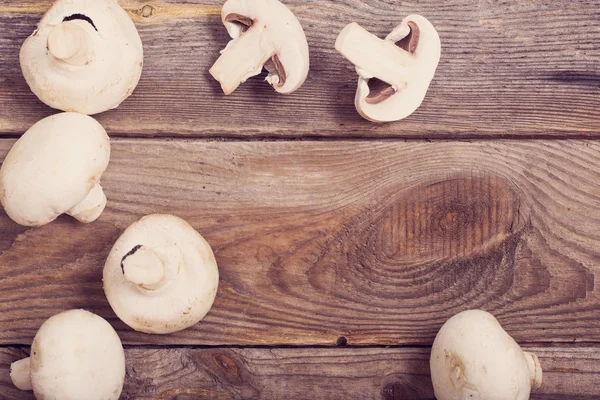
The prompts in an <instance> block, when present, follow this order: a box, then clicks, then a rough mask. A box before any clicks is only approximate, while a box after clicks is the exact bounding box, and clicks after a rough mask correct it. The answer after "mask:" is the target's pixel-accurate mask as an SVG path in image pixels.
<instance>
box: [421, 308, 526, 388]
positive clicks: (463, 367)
mask: <svg viewBox="0 0 600 400" xmlns="http://www.w3.org/2000/svg"><path fill="white" fill-rule="evenodd" d="M430 367H431V379H432V381H433V388H434V392H435V396H436V398H437V399H438V400H463V399H467V398H468V399H470V398H473V399H474V400H477V399H479V400H484V399H485V400H527V399H529V393H530V391H531V381H532V377H531V376H530V373H529V367H528V365H527V359H526V357H525V354H524V352H523V351H522V350H521V348H520V347H519V345H518V344H517V343H516V342H515V341H514V340H513V338H512V337H511V336H510V335H509V334H508V333H506V332H505V331H504V329H502V326H500V324H499V323H498V321H497V320H496V318H494V316H493V315H491V314H490V313H487V312H485V311H481V310H470V311H464V312H462V313H460V314H457V315H455V316H453V317H452V318H450V319H449V320H448V321H446V323H445V324H444V325H443V326H442V328H441V329H440V331H439V332H438V334H437V336H436V338H435V341H434V342H433V348H432V350H431V359H430ZM458 371H460V372H458ZM469 395H472V397H468V396H469Z"/></svg>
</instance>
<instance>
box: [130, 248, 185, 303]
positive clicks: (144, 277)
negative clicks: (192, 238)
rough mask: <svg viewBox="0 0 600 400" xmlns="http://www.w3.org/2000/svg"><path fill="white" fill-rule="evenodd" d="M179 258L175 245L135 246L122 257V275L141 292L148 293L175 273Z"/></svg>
mask: <svg viewBox="0 0 600 400" xmlns="http://www.w3.org/2000/svg"><path fill="white" fill-rule="evenodd" d="M181 259H182V257H181V251H180V250H179V248H178V247H176V246H170V247H161V248H154V249H150V248H148V247H145V246H139V247H137V246H136V248H134V249H133V250H132V251H130V252H129V253H128V255H126V256H125V257H124V258H123V261H122V267H123V275H124V276H125V279H126V280H127V281H129V282H131V283H133V284H134V285H136V286H137V288H138V289H139V290H140V291H141V292H142V293H145V294H150V293H152V292H154V291H156V290H158V289H161V288H163V287H164V286H166V285H167V284H168V283H169V282H170V281H171V280H172V279H173V277H174V276H175V275H177V273H178V272H179V266H180V264H181V261H182V260H181Z"/></svg>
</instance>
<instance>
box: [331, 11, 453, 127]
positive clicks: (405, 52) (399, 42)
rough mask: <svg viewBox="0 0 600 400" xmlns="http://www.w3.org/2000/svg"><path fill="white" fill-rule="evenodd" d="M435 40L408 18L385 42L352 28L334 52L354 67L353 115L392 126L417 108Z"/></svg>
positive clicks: (431, 69) (415, 18) (429, 75)
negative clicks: (338, 53) (390, 122)
mask: <svg viewBox="0 0 600 400" xmlns="http://www.w3.org/2000/svg"><path fill="white" fill-rule="evenodd" d="M440 47H441V45H440V38H439V36H438V34H437V31H436V30H435V28H434V27H433V25H431V23H430V22H429V21H428V20H427V19H425V18H424V17H422V16H420V15H410V16H408V17H406V18H405V19H404V20H403V21H402V23H401V24H400V25H399V26H398V27H396V28H395V29H394V30H393V31H392V33H390V34H389V35H388V36H387V37H386V38H385V40H382V39H379V38H378V37H377V36H375V35H373V34H371V33H369V32H368V31H366V30H365V29H363V28H362V27H361V26H360V25H358V24H356V23H351V24H349V25H347V26H346V27H345V28H344V29H343V30H342V32H341V33H340V34H339V36H338V38H337V41H336V43H335V48H336V50H337V51H339V52H340V53H341V54H342V55H343V56H344V57H346V58H347V59H348V60H349V61H350V62H351V63H353V64H354V65H355V66H356V72H357V73H358V75H359V79H358V88H357V90H356V99H355V105H356V109H357V110H358V112H359V113H360V115H362V116H363V117H364V118H366V119H368V120H370V121H373V122H388V121H398V120H400V119H403V118H406V117H408V116H409V115H410V114H412V113H413V112H414V111H415V110H416V109H417V108H419V106H420V105H421V103H422V102H423V99H424V98H425V94H426V93H427V89H428V88H429V83H430V82H431V80H432V79H433V76H434V74H435V70H436V68H437V65H438V62H439V60H440Z"/></svg>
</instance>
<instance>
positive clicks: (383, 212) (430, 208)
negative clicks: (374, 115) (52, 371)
mask: <svg viewBox="0 0 600 400" xmlns="http://www.w3.org/2000/svg"><path fill="white" fill-rule="evenodd" d="M50 4H51V2H50V1H35V0H16V1H8V0H0V161H1V160H3V159H4V157H5V155H6V153H7V152H8V150H9V149H10V147H11V146H12V144H13V143H14V141H15V139H16V138H17V137H18V136H19V135H20V134H22V133H23V132H24V131H25V130H26V129H27V128H28V127H29V126H31V125H32V124H33V123H35V122H36V121H37V120H39V119H41V118H43V117H45V116H48V115H50V114H52V113H53V112H54V111H53V110H51V109H49V108H48V107H46V106H44V105H43V104H41V103H40V102H39V101H38V100H37V99H36V98H35V96H34V95H33V94H32V93H31V92H30V91H29V89H28V87H27V85H26V83H25V81H24V79H23V77H22V75H21V72H20V68H19V65H18V53H19V48H20V46H21V43H22V42H23V40H24V39H25V38H26V37H27V36H28V35H29V34H31V32H32V31H33V30H34V28H35V25H36V23H37V21H38V20H39V18H40V17H41V15H42V14H43V12H44V11H45V10H46V9H47V8H48V7H49V6H50ZM121 4H122V5H123V7H124V8H125V9H126V10H127V11H128V12H129V13H130V15H131V16H132V18H133V20H134V21H135V23H136V25H137V26H138V29H139V31H140V35H141V37H142V40H143V42H144V50H145V66H144V72H143V76H142V80H141V82H140V85H139V86H138V88H137V90H136V91H135V92H134V94H133V95H132V96H131V98H129V99H128V100H127V101H126V102H125V103H124V104H123V105H122V106H121V107H119V108H118V109H117V110H114V111H110V112H107V113H104V114H102V115H99V116H98V117H97V118H98V119H99V121H100V122H101V123H102V124H103V125H104V126H105V127H106V128H107V130H108V132H109V134H110V135H111V137H112V146H113V147H112V158H111V163H110V166H109V168H108V170H107V171H106V173H105V175H104V176H103V180H102V185H103V186H104V188H105V191H106V193H107V195H108V198H109V203H108V207H107V209H106V211H105V212H104V214H103V215H102V217H101V218H100V219H99V220H98V221H96V222H95V223H93V224H90V225H81V224H78V223H76V222H74V221H73V220H72V219H70V218H67V217H61V218H60V219H59V220H57V221H56V222H54V223H52V224H50V225H47V226H45V227H42V228H38V229H28V228H25V227H20V226H18V225H16V224H15V223H13V222H12V221H11V220H10V219H9V218H8V217H7V216H6V214H4V213H3V212H2V211H0V398H2V399H18V398H31V395H27V394H25V393H21V392H18V391H17V390H16V389H14V388H13V387H12V385H11V384H10V379H9V377H8V368H9V364H10V363H11V362H12V361H14V360H16V359H18V358H21V357H24V356H25V354H26V353H27V351H28V347H27V346H28V345H30V343H31V340H32V338H33V336H34V335H35V332H36V330H37V328H38V327H39V326H40V324H41V323H42V322H43V321H44V320H45V319H46V318H48V317H50V316H51V315H53V314H55V313H57V312H60V311H63V310H65V309H70V308H78V307H79V308H85V309H88V310H90V311H93V312H95V313H98V314H100V315H101V316H103V317H104V318H106V319H108V320H109V321H110V322H111V323H112V324H113V326H114V327H115V328H116V329H117V330H118V332H119V334H120V336H121V338H122V340H123V342H124V344H125V345H126V348H127V350H126V353H127V360H128V367H127V380H126V387H125V390H124V394H123V398H124V399H180V400H181V399H198V398H223V399H229V398H234V399H254V398H261V399H371V398H374V399H386V400H387V399H390V400H392V399H403V400H404V399H432V398H433V390H432V387H431V383H430V379H429V369H428V356H429V346H430V345H431V343H432V341H433V338H434V337H435V334H436V332H437V330H438V329H439V328H440V327H441V325H442V324H443V322H444V321H445V320H446V319H447V318H448V317H450V316H451V315H453V314H455V313H457V312H460V311H462V310H465V309H470V308H482V309H485V310H488V311H490V312H492V313H494V314H495V315H496V316H497V317H498V319H499V320H500V322H501V323H502V324H503V326H504V327H505V328H506V329H507V331H508V332H509V333H510V334H511V335H512V336H513V337H514V338H515V339H516V340H517V341H518V342H519V343H521V344H522V345H523V346H524V347H526V348H527V349H528V350H529V351H534V352H536V353H537V354H538V355H539V356H540V359H541V362H542V366H543V368H544V384H543V386H542V387H541V388H540V390H539V391H538V392H537V393H536V394H535V395H534V396H533V398H535V399H578V400H589V399H598V398H600V367H599V365H600V288H599V285H597V284H596V281H597V276H596V274H597V273H598V274H599V275H600V186H599V183H600V142H599V141H598V139H599V138H600V107H599V105H600V1H597V0H586V1H583V0H582V1H565V0H561V1H559V0H448V1H446V0H444V1H440V0H423V1H416V0H415V1H413V2H403V1H394V0H362V1H361V0H343V1H334V0H304V1H301V2H300V1H295V0H294V1H286V4H288V5H289V6H290V7H291V8H292V10H293V11H294V12H295V13H296V15H298V17H299V19H300V21H301V23H302V24H303V26H304V28H305V31H306V34H307V37H308V41H309V45H310V48H311V64H312V66H311V72H310V74H309V78H308V81H307V83H306V84H305V85H304V86H303V87H302V88H301V89H300V90H299V91H298V92H296V93H295V94H292V95H289V96H282V95H277V94H276V93H274V91H273V90H272V89H271V88H270V87H269V86H268V85H267V84H266V83H264V82H262V81H261V79H260V78H255V79H252V80H250V81H249V82H247V83H246V84H244V85H242V86H241V87H240V88H239V89H238V90H237V91H236V92H235V93H234V94H233V95H231V96H229V97H225V96H223V95H222V94H221V92H220V88H219V84H218V83H217V82H216V81H214V80H212V78H211V77H210V75H209V74H208V68H209V67H210V65H211V64H212V63H213V62H214V61H215V59H216V58H217V57H218V51H219V49H220V48H222V47H223V46H224V45H225V44H226V42H227V34H226V31H225V29H224V28H223V27H222V25H221V22H220V17H219V12H220V3H219V2H214V1H213V2H211V1H209V0H192V1H190V0H174V1H150V2H139V1H135V0H123V1H121ZM409 13H420V14H422V15H424V16H426V17H427V18H428V19H430V20H431V21H432V23H433V24H434V25H435V26H436V27H437V29H438V32H439V34H440V37H441V40H442V46H443V50H442V59H441V62H440V65H439V68H438V72H437V75H436V77H435V79H434V81H433V82H432V85H431V88H430V91H429V93H428V95H427V97H426V99H425V101H424V103H423V105H422V107H421V108H420V109H419V110H418V111H417V112H416V113H415V114H413V115H412V116H411V117H409V118H408V119H406V120H404V121H402V122H398V123H392V124H383V125H376V124H371V123H369V122H366V121H364V120H362V119H361V118H360V117H359V116H358V114H357V113H356V111H355V109H354V106H353V97H354V90H355V85H356V79H357V77H356V74H355V72H354V71H353V68H352V66H351V65H349V64H348V63H347V62H346V61H345V60H344V59H343V58H342V57H341V56H340V55H338V54H337V53H336V52H335V50H334V48H333V47H334V42H335V38H336V35H337V33H338V32H339V31H340V30H341V28H342V27H343V26H344V25H345V24H346V23H348V22H351V21H356V22H359V23H360V24H362V25H363V26H365V27H366V28H367V29H369V30H371V31H372V32H374V33H376V34H379V35H381V36H383V35H385V34H387V33H388V32H389V31H390V30H391V29H392V28H393V27H394V26H395V25H396V24H397V23H398V22H399V21H400V20H401V19H402V18H403V17H404V16H406V15H407V14H409ZM154 212H161V213H172V214H175V215H178V216H180V217H183V218H185V219H186V220H188V221H189V222H190V223H191V224H192V225H193V226H194V227H195V228H196V229H198V230H199V231H200V232H201V233H202V234H203V235H204V236H205V237H206V238H207V240H208V241H209V242H210V243H211V245H212V246H213V249H214V250H215V254H216V257H217V261H218V263H219V267H220V274H221V280H220V287H219V292H218V295H217V299H216V302H215V304H214V307H213V308H212V310H211V312H210V313H209V315H208V316H207V318H206V319H205V320H204V321H203V322H201V323H200V324H198V325H196V326H194V327H193V328H191V329H188V330H186V331H183V332H180V333H177V334H173V335H168V336H151V335H145V334H140V333H136V332H133V331H132V330H130V329H129V328H127V327H126V326H125V325H124V324H123V323H121V322H120V321H118V319H117V318H116V317H115V315H114V314H113V312H112V311H111V309H110V307H109V305H108V303H107V301H106V299H105V297H104V294H103V290H102V284H101V276H102V266H103V263H104V260H105V258H106V256H107V254H108V252H109V250H110V248H111V246H112V244H113V243H114V241H115V240H116V239H117V237H118V236H119V234H120V233H121V232H122V231H123V230H124V229H125V228H126V227H127V226H128V225H129V224H130V223H132V222H133V221H135V220H137V219H138V218H140V217H142V216H143V215H145V214H148V213H154Z"/></svg>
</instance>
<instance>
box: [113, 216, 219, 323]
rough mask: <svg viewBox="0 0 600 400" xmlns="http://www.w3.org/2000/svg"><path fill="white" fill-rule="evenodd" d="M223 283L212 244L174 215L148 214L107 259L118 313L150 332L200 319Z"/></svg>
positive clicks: (120, 316) (126, 320) (114, 302)
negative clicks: (221, 282)
mask: <svg viewBox="0 0 600 400" xmlns="http://www.w3.org/2000/svg"><path fill="white" fill-rule="evenodd" d="M218 285H219V270H218V268H217V263H216V261H215V257H214V255H213V252H212V250H211V248H210V246H209V244H208V243H207V242H206V240H204V238H203V237H202V236H201V235H200V234H199V233H198V232H196V230H194V228H192V227H191V226H190V225H189V224H188V223H187V222H185V221H184V220H182V219H181V218H178V217H175V216H172V215H159V214H153V215H148V216H146V217H144V218H142V219H141V220H139V221H137V222H135V223H134V224H132V225H131V226H130V227H129V228H127V229H126V230H125V232H123V234H122V235H121V237H120V238H119V239H118V240H117V242H116V243H115V245H114V246H113V248H112V250H111V252H110V254H109V255H108V259H107V260H106V264H105V265H104V292H105V293H106V297H107V298H108V302H109V303H110V305H111V307H112V308H113V310H114V312H115V314H117V316H118V317H119V318H120V319H121V320H122V321H123V322H125V323H126V324H127V325H129V326H130V327H132V328H133V329H135V330H137V331H141V332H146V333H158V334H164V333H172V332H177V331H180V330H183V329H186V328H188V327H190V326H192V325H194V324H196V323H198V322H199V321H200V320H201V319H202V318H204V316H205V315H206V314H207V313H208V311H209V310H210V308H211V306H212V304H213V301H214V300H215V296H216V294H217V287H218Z"/></svg>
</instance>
